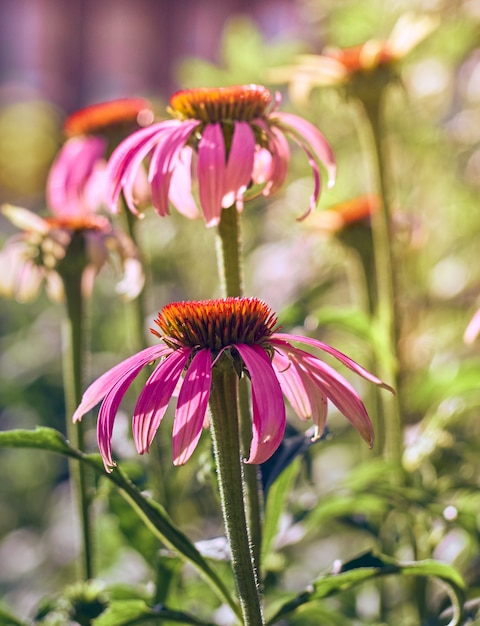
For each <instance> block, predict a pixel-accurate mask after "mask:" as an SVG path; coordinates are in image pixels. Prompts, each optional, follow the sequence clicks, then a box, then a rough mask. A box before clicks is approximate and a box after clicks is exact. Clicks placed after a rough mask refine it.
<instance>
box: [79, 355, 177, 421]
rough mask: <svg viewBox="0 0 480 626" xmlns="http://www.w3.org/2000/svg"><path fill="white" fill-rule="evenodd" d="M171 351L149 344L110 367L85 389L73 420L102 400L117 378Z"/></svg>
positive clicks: (138, 370) (127, 374)
mask: <svg viewBox="0 0 480 626" xmlns="http://www.w3.org/2000/svg"><path fill="white" fill-rule="evenodd" d="M171 351H172V349H171V348H167V346H164V345H156V346H151V347H150V348H145V349H144V350H142V351H141V352H138V353H137V354H134V355H133V356H131V357H129V358H128V359H125V361H122V362H121V363H119V364H118V365H115V367H112V369H110V370H108V372H105V374H103V375H102V376H100V378H97V380H96V381H95V382H93V383H92V384H91V385H90V387H88V389H87V390H86V391H85V393H84V394H83V398H82V401H81V403H80V405H79V407H78V408H77V410H76V411H75V413H74V414H73V418H72V419H73V421H74V422H76V421H78V420H79V419H81V418H82V416H83V415H85V413H87V412H88V411H90V409H92V408H93V407H94V406H95V405H96V404H98V403H99V402H100V401H101V400H103V398H104V397H105V396H106V395H107V393H108V392H109V391H110V390H111V389H112V388H113V386H114V385H115V384H116V383H117V382H118V381H119V380H121V379H122V378H124V377H125V376H129V375H130V373H132V372H133V371H135V372H136V374H138V372H140V370H141V369H142V367H144V366H145V365H146V364H147V363H150V362H151V361H155V360H156V359H159V358H161V357H162V356H165V355H167V354H169V353H170V352H171ZM136 374H135V375H136Z"/></svg>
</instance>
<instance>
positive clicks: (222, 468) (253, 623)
mask: <svg viewBox="0 0 480 626" xmlns="http://www.w3.org/2000/svg"><path fill="white" fill-rule="evenodd" d="M237 402H238V379H237V374H236V372H235V370H234V369H233V367H232V364H231V363H230V361H229V360H228V357H226V356H225V357H224V358H220V360H219V361H218V363H217V364H216V366H215V367H214V368H213V381H212V393H211V396H210V410H211V432H212V439H213V446H214V453H215V461H216V467H217V477H218V484H219V491H220V500H221V503H222V513H223V519H224V523H225V530H226V533H227V539H228V542H229V545H230V551H231V557H232V568H233V573H234V576H235V581H236V584H237V592H238V596H239V600H240V608H241V611H242V617H243V624H244V626H262V625H263V624H264V620H263V613H262V606H261V600H260V592H259V586H258V580H257V572H256V569H255V564H254V559H253V553H252V547H251V542H250V534H249V529H248V526H247V518H246V511H245V499H244V493H243V489H244V487H243V485H244V478H243V463H242V460H241V454H240V435H239V421H238V407H237Z"/></svg>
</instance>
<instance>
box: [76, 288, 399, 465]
mask: <svg viewBox="0 0 480 626" xmlns="http://www.w3.org/2000/svg"><path fill="white" fill-rule="evenodd" d="M155 323H156V324H157V326H158V328H159V330H158V331H157V330H152V332H153V333H154V334H155V335H156V336H157V337H159V339H161V341H162V343H161V344H159V345H156V346H153V347H149V348H146V349H145V350H142V351H141V352H139V353H138V354H135V355H134V356H132V357H130V358H128V359H126V360H125V361H123V362H121V363H119V364H118V365H116V366H115V367H113V368H112V369H111V370H109V371H108V372H106V373H105V374H103V376H101V377H100V378H98V379H97V380H96V381H95V382H94V383H92V385H90V387H89V388H88V389H87V390H86V392H85V394H84V396H83V399H82V402H81V404H80V406H79V407H78V409H77V410H76V412H75V414H74V416H73V420H74V421H76V420H79V419H81V417H82V416H83V415H84V414H85V413H87V411H89V410H90V409H91V408H93V407H94V406H95V405H96V404H98V403H99V402H100V401H102V400H103V402H102V404H101V407H100V412H99V416H98V427H97V436H98V445H99V448H100V452H101V454H102V457H103V460H104V463H105V467H106V469H107V471H110V470H111V468H112V467H114V466H115V462H114V461H113V458H112V448H111V439H112V432H113V424H114V420H115V416H116V414H117V410H118V408H119V405H120V402H121V400H122V398H123V396H124V394H125V392H126V391H127V389H128V387H129V386H130V385H131V383H132V382H133V380H134V379H135V377H136V376H137V375H138V374H139V372H140V371H141V369H142V368H143V367H145V366H146V365H147V364H148V363H151V362H152V361H154V360H156V359H160V363H159V364H158V365H157V367H156V368H155V370H154V371H153V373H152V374H151V376H150V378H149V379H148V381H147V383H146V384H145V387H144V388H143V390H142V391H141V393H140V396H139V398H138V400H137V403H136V406H135V409H134V413H133V437H134V441H135V445H136V447H137V450H138V452H139V453H140V454H143V453H144V452H148V450H149V448H150V445H151V443H152V441H153V438H154V436H155V433H156V431H157V429H158V427H159V425H160V422H161V421H162V419H163V417H164V415H165V412H166V410H167V406H168V403H169V401H170V398H171V397H172V395H173V394H174V392H175V390H176V389H177V388H178V384H179V381H180V391H179V395H178V401H177V407H176V411H175V419H174V425H173V462H174V464H175V465H181V464H183V463H185V462H186V461H187V460H188V459H189V458H190V456H191V454H192V453H193V451H194V450H195V447H196V445H197V443H198V440H199V438H200V434H201V431H202V427H203V426H204V424H205V423H206V411H207V405H208V401H209V398H210V395H211V394H213V393H215V389H214V388H212V386H211V381H212V369H213V368H214V367H225V359H222V361H223V362H222V363H221V364H220V363H219V360H220V357H221V356H222V355H223V354H227V355H228V356H229V357H230V359H229V360H228V364H229V366H230V367H232V368H235V371H237V373H239V374H242V373H243V374H245V375H246V376H248V378H249V380H250V381H251V386H252V407H253V419H252V440H251V447H250V455H249V458H248V460H247V462H248V463H263V462H264V461H266V460H267V459H268V458H269V457H270V456H271V455H272V454H273V453H274V452H275V450H276V449H277V448H278V446H279V445H280V442H281V441H282V437H283V433H284V429H285V404H284V401H283V395H285V396H286V398H287V399H288V400H289V402H290V404H291V406H292V408H293V410H294V411H295V413H296V414H297V415H298V416H299V417H300V419H302V420H307V419H308V418H311V419H312V420H313V423H314V424H315V427H316V437H317V436H320V435H321V434H322V432H323V430H324V428H325V422H326V417H327V401H328V400H330V401H331V402H332V403H333V404H334V405H335V406H336V407H337V409H338V410H339V411H340V412H341V413H343V415H345V417H346V418H347V419H348V420H349V421H350V422H351V423H352V424H353V426H354V427H355V428H356V429H357V430H358V432H359V433H360V435H361V436H362V437H363V439H365V441H366V442H367V443H368V444H369V445H372V444H373V438H374V433H373V428H372V423H371V421H370V419H369V417H368V414H367V411H366V409H365V407H364V405H363V403H362V401H361V399H360V397H359V396H358V394H357V392H356V391H355V390H354V388H353V387H352V386H351V385H350V383H349V382H348V381H347V380H346V379H345V378H344V377H343V376H341V375H340V374H338V373H337V372H336V371H335V370H334V369H333V368H332V367H331V366H330V365H327V364H326V363H324V362H323V361H322V360H321V359H319V358H318V357H316V356H314V355H312V354H309V353H308V352H305V351H304V350H302V349H300V348H297V347H294V346H293V345H292V343H297V342H299V343H303V344H307V345H309V346H312V347H314V348H317V349H319V350H323V351H324V352H327V353H328V354H330V355H332V356H333V357H335V358H336V359H338V360H339V361H340V362H341V363H343V364H344V365H346V366H347V367H348V368H350V369H351V370H353V371H354V372H355V373H356V374H359V375H360V376H362V377H363V378H366V379H367V380H369V381H370V382H372V383H374V384H376V385H380V386H381V387H384V388H389V387H388V385H386V384H384V383H382V381H380V380H379V379H378V378H376V377H375V376H373V375H372V374H370V373H369V372H368V371H366V370H365V369H364V368H363V367H361V366H360V365H358V364H357V363H355V362H354V361H353V360H352V359H350V358H349V357H347V356H346V355H344V354H342V353H341V352H339V351H338V350H335V349H334V348H332V347H330V346H329V345H327V344H325V343H323V342H321V341H318V340H316V339H311V338H309V337H303V336H300V335H290V334H283V333H279V332H276V328H277V318H276V316H275V314H274V313H273V312H272V310H271V309H270V307H268V306H267V305H266V304H265V303H264V302H262V301H260V300H257V299H256V298H226V299H219V300H205V301H200V302H177V303H172V304H168V305H167V306H165V307H164V308H163V309H162V310H161V312H160V313H159V315H158V317H157V319H156V320H155ZM182 374H183V379H182V378H181V377H182ZM232 401H235V399H233V398H232Z"/></svg>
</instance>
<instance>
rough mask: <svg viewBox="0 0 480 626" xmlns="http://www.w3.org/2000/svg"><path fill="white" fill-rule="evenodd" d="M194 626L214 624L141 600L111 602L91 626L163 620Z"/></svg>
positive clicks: (110, 625) (111, 625)
mask: <svg viewBox="0 0 480 626" xmlns="http://www.w3.org/2000/svg"><path fill="white" fill-rule="evenodd" d="M167 620H168V621H169V622H176V623H177V624H194V625H195V626H214V625H213V624H212V623H211V622H205V621H204V620H201V619H198V618H197V617H194V616H193V615H189V614H187V613H183V612H182V611H172V610H170V609H167V608H166V607H164V606H161V607H154V608H152V607H149V606H147V604H146V603H145V602H144V601H143V600H122V601H120V602H112V603H111V605H110V606H109V608H108V609H107V610H106V611H104V612H103V613H102V615H100V616H99V617H97V619H94V620H93V623H92V624H93V626H134V625H137V624H151V625H152V626H153V624H158V623H160V622H163V621H167Z"/></svg>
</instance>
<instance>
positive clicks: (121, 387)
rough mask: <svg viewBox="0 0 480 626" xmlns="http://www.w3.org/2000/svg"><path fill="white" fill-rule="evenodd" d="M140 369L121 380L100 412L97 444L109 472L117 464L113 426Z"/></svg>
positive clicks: (104, 401)
mask: <svg viewBox="0 0 480 626" xmlns="http://www.w3.org/2000/svg"><path fill="white" fill-rule="evenodd" d="M139 370H140V368H138V367H137V368H135V369H133V370H130V371H129V372H128V374H126V375H125V376H123V377H122V378H120V379H119V380H118V381H117V382H116V383H115V384H114V385H113V387H112V388H111V390H110V391H109V392H108V393H107V395H106V396H105V398H104V400H103V402H102V404H101V406H100V411H99V412H98V421H97V443H98V448H99V450H100V454H101V455H102V458H103V463H104V465H105V469H106V470H107V472H110V471H111V468H112V467H115V465H116V463H115V462H114V460H113V459H112V434H113V424H114V422H115V417H116V416H117V411H118V407H119V406H120V403H121V401H122V398H123V396H124V395H125V392H126V391H127V389H128V388H129V387H130V385H131V384H132V382H133V380H134V378H135V377H136V376H137V375H138V373H139Z"/></svg>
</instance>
